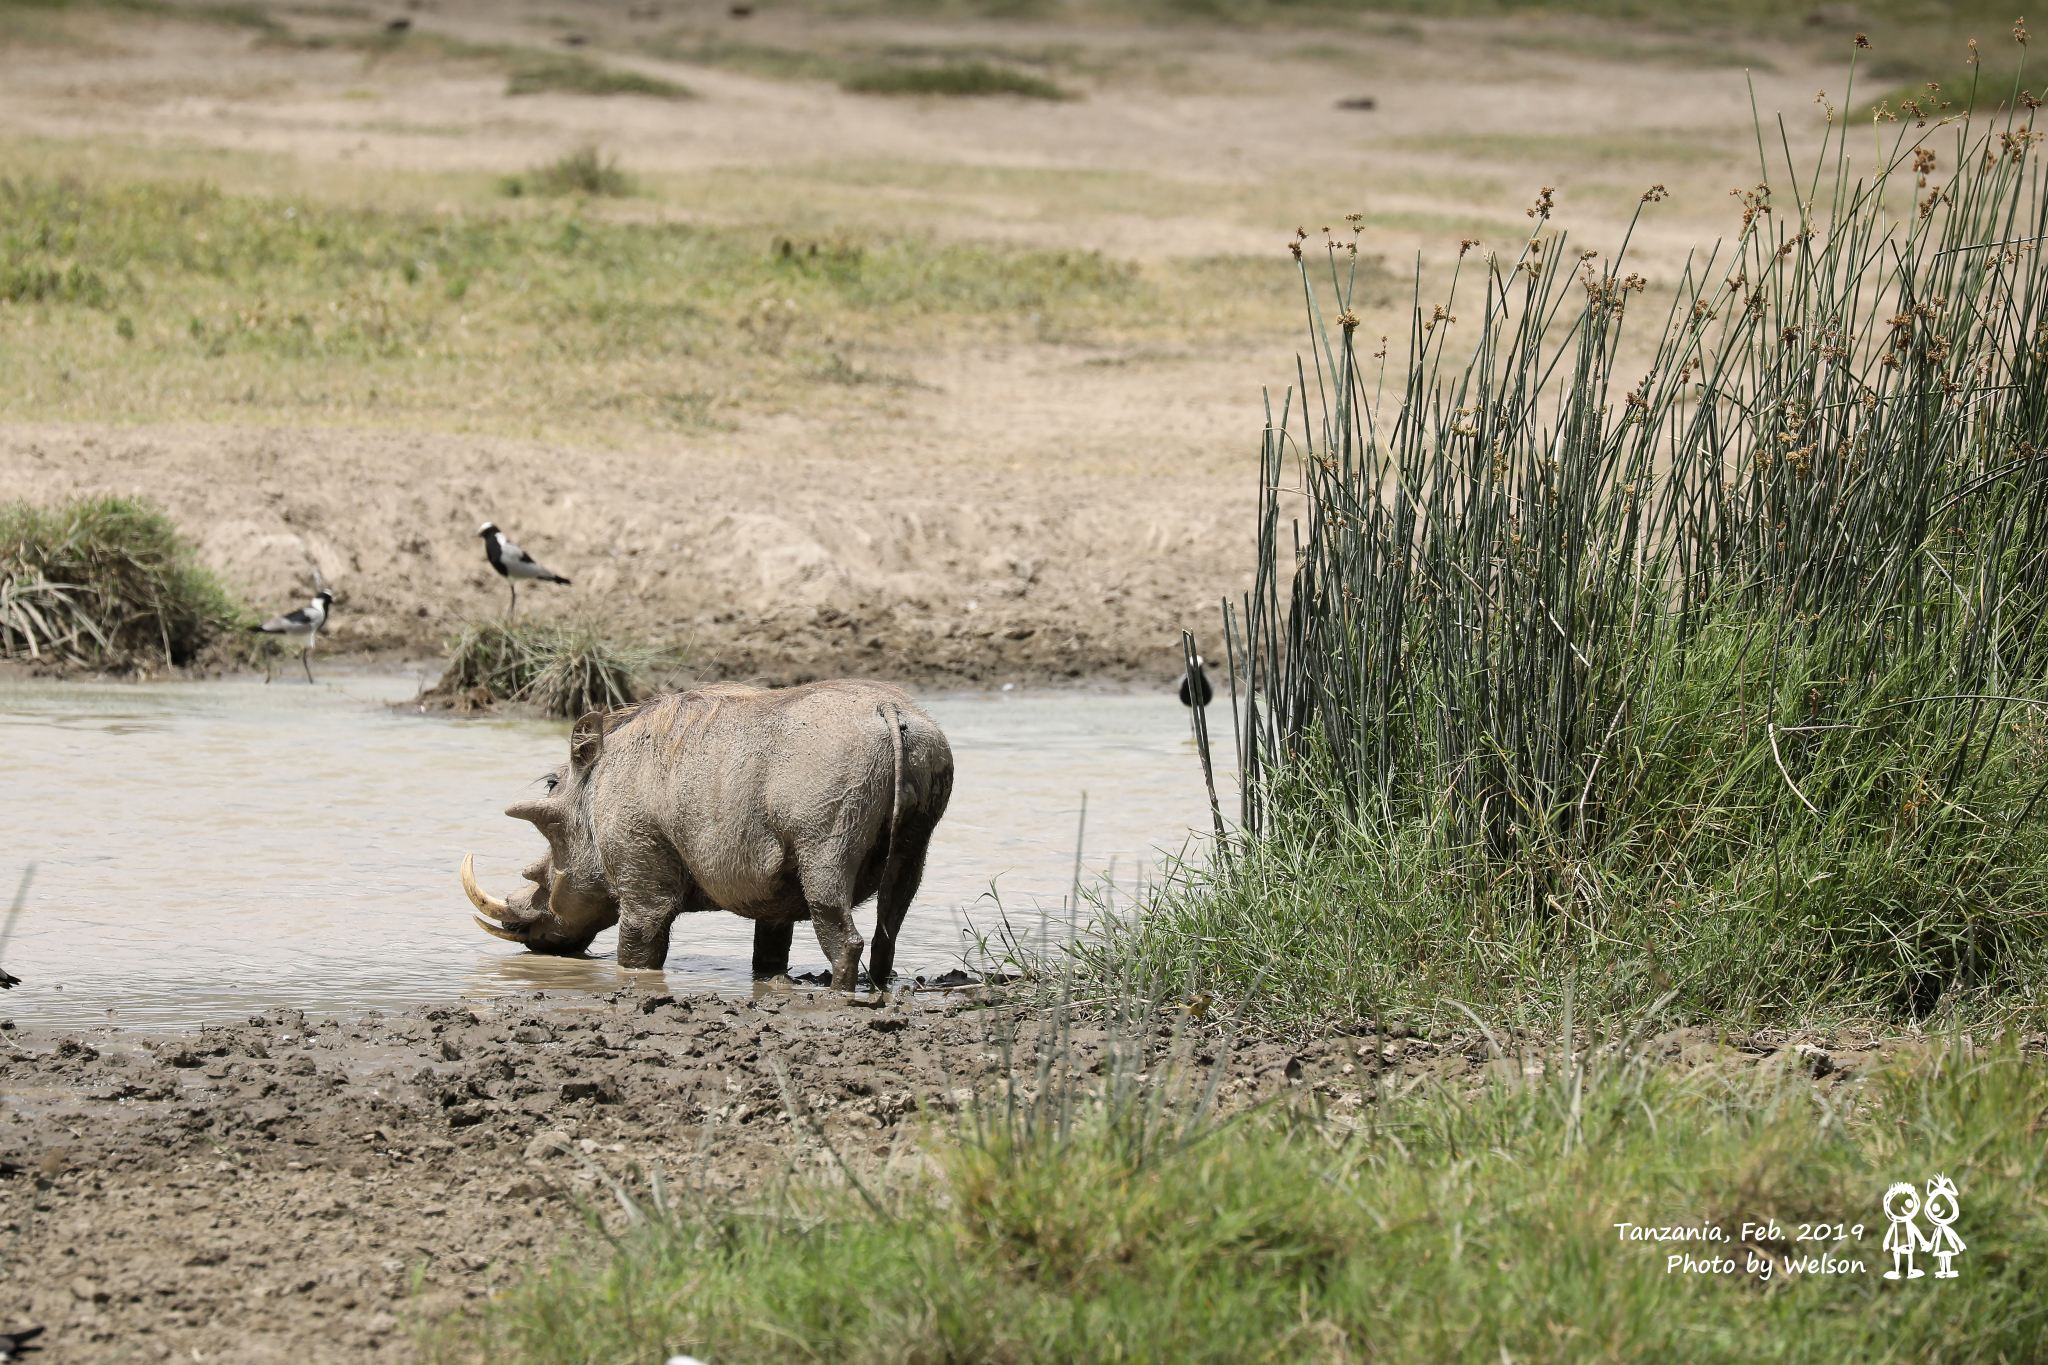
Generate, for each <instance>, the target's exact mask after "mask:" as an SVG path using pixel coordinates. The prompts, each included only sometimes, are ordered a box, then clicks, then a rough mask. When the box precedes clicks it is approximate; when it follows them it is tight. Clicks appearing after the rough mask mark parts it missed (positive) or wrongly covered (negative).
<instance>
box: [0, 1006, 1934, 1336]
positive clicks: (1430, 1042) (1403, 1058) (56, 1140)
mask: <svg viewBox="0 0 2048 1365" xmlns="http://www.w3.org/2000/svg"><path fill="white" fill-rule="evenodd" d="M999 994H1000V993H999V992H998V991H996V990H995V988H988V987H984V988H980V989H972V988H970V989H954V990H945V991H922V992H916V993H909V992H905V993H901V994H899V996H898V997H897V998H896V999H894V1000H892V1001H883V1000H881V999H879V998H874V999H849V998H848V997H845V996H838V995H834V994H832V993H831V992H828V991H817V990H810V989H806V988H804V987H802V986H796V987H794V988H789V989H776V990H768V991H766V992H765V993H763V994H761V995H759V996H757V997H756V998H755V999H753V1000H735V999H732V998H730V997H718V996H696V997H684V998H677V997H673V996H669V995H654V994H647V993H638V992H623V993H620V994H617V995H613V996H610V997H590V996H583V997H574V998H567V999H550V998H545V997H526V998H516V999H507V1000H500V1001H497V1002H493V1003H491V1004H490V1005H488V1006H479V1007H477V1008H475V1009H471V1008H464V1007H459V1006H448V1007H427V1008H420V1009H415V1010H410V1011H406V1012H404V1013H400V1014H393V1015H390V1016H380V1015H378V1014H376V1013H372V1014H370V1015H368V1016H365V1017H364V1018H361V1019H359V1020H356V1021H354V1022H345V1021H341V1020H333V1019H324V1020H323V1019H312V1018H308V1017H307V1016H305V1015H304V1014H301V1013H298V1012H296V1011H282V1012H279V1011H273V1012H270V1013H266V1014H263V1015H260V1016H254V1017H251V1018H249V1019H248V1020H247V1022H245V1023H241V1024H235V1025H232V1026H227V1027H207V1028H204V1029H201V1030H197V1031H194V1032H190V1033H186V1034H178V1035H170V1034H149V1033H143V1032H129V1031H123V1030H119V1029H114V1028H106V1029H94V1030H87V1031H79V1030H51V1029H39V1028H31V1027H25V1026H24V1027H15V1026H12V1025H9V1026H7V1027H5V1028H4V1029H0V1058H4V1062H0V1077H4V1111H0V1208H4V1213H0V1248H4V1254H5V1264H4V1271H0V1279H4V1288H0V1296H4V1302H5V1308H4V1309H0V1317H4V1318H5V1320H6V1325H0V1331H4V1330H6V1329H7V1325H11V1326H13V1327H22V1326H27V1325H30V1324H36V1325H41V1326H44V1327H46V1328H47V1329H48V1331H47V1334H46V1336H45V1337H44V1339H43V1345H44V1349H43V1351H42V1352H41V1353H40V1355H39V1357H38V1358H39V1359H41V1360H43V1361H45V1362H49V1365H61V1363H62V1362H71V1361H80V1362H84V1361H99V1360H105V1359H111V1358H113V1357H114V1356H115V1355H120V1356H122V1357H124V1358H133V1359H139V1360H168V1359H172V1358H177V1359H181V1360H184V1359H190V1360H195V1361H202V1362H204V1361H215V1360H231V1361H258V1362H268V1361H286V1360H290V1361H295V1362H306V1361H329V1360H334V1361H340V1360H364V1359H380V1360H394V1361H404V1360H411V1359H413V1358H414V1348H413V1345H412V1340H411V1337H410V1336H409V1333H408V1328H409V1327H410V1326H412V1325H414V1324H417V1323H421V1322H426V1321H432V1320H438V1319H440V1318H443V1317H445V1316H447V1315H448V1314H449V1313H452V1312H457V1311H461V1310H463V1309H464V1308H465V1307H472V1308H473V1307H477V1306H481V1304H482V1303H483V1302H484V1301H485V1300H486V1299H487V1298H488V1296H489V1295H490V1294H491V1292H492V1291H493V1289H494V1287H497V1286H502V1285H504V1284H506V1283H507V1282H508V1281H510V1280H511V1279H512V1278H514V1277H516V1276H519V1275H521V1274H524V1273H526V1272H527V1271H529V1270H531V1269H533V1268H535V1267H537V1266H540V1265H544V1264H545V1263H546V1262H547V1261H548V1260H549V1259H550V1258H551V1257H552V1256H553V1255H554V1254H556V1253H557V1252H558V1251H559V1250H561V1249H563V1248H564V1247H565V1246H567V1245H569V1244H571V1243H573V1242H575V1241H576V1240H577V1239H578V1238H580V1237H581V1236H583V1235H585V1234H584V1233H583V1232H582V1228H583V1223H582V1214H581V1213H580V1212H579V1210H580V1209H581V1208H583V1207H587V1206H598V1207H603V1206H604V1205H605V1204H606V1203H607V1202H608V1199H609V1196H608V1195H607V1193H606V1191H605V1189H604V1188H603V1187H602V1185H601V1183H600V1181H601V1175H600V1170H601V1171H604V1172H611V1173H616V1174H624V1173H625V1172H626V1171H627V1170H628V1169H629V1168H631V1167H634V1166H638V1167H640V1168H641V1169H645V1168H646V1167H647V1166H648V1165H649V1164H650V1163H651V1162H652V1161H655V1160H659V1161H660V1162H661V1163H662V1165H663V1167H664V1169H665V1170H666V1171H667V1172H669V1173H670V1179H672V1180H683V1181H687V1182H688V1183H689V1184H690V1185H691V1186H692V1187H693V1188H696V1189H699V1190H701V1191H703V1192H705V1193H707V1194H709V1195H711V1196H713V1197H729V1198H741V1199H744V1198H747V1197H750V1196H753V1195H757V1194H761V1193H764V1192H766V1191H768V1190H769V1189H771V1188H772V1187H774V1186H775V1185H777V1184H778V1183H779V1182H783V1181H786V1180H789V1179H792V1178H796V1179H806V1178H832V1176H831V1172H832V1170H833V1167H834V1163H835V1162H836V1161H839V1160H843V1161H845V1162H846V1163H847V1164H848V1165H849V1166H850V1167H852V1168H853V1169H854V1170H855V1171H857V1172H864V1173H865V1172H873V1173H891V1172H893V1173H897V1174H902V1175H909V1174H912V1173H914V1172H915V1171H916V1170H917V1169H919V1168H920V1166H921V1165H922V1163H924V1162H925V1160H926V1155H925V1150H924V1145H925V1144H926V1143H927V1142H929V1141H931V1140H933V1138H934V1136H935V1135H940V1134H943V1133H944V1131H945V1125H944V1120H945V1116H946V1114H947V1113H948V1112H951V1111H957V1110H958V1109H959V1108H960V1107H961V1106H962V1105H963V1104H967V1103H971V1102H972V1100H973V1097H974V1096H975V1095H976V1094H977V1093H987V1091H988V1090H989V1089H990V1088H991V1087H993V1086H997V1085H1000V1084H1001V1083H1002V1081H1003V1079H1004V1077H1005V1075H1006V1074H1012V1068H1014V1073H1013V1074H1015V1075H1017V1076H1019V1077H1020V1078H1022V1079H1023V1080H1024V1081H1025V1082H1026V1083H1028V1082H1029V1081H1030V1079H1031V1078H1032V1077H1033V1075H1034V1073H1035V1067H1036V1062H1037V1057H1036V1050H1035V1048H1036V1044H1035V1042H1034V1039H1035V1038H1036V1036H1037V1027H1038V1025H1037V1022H1036V1021H1037V1019H1038V1015H1037V1012H1036V1011H1035V1010H1029V1009H1024V1008H1021V1007H1019V1006H1016V1005H1014V1004H1005V1003H1003V1002H1001V1001H1000V1000H999V999H998V998H996V997H997V996H998V995H999ZM1177 1017H1179V1018H1180V1019H1181V1023H1180V1024H1179V1025H1178V1026H1163V1027H1159V1028H1157V1029H1150V1030H1147V1031H1146V1032H1145V1033H1143V1034H1142V1035H1137V1036H1136V1037H1135V1039H1134V1037H1133V1036H1132V1035H1128V1034H1118V1035H1114V1036H1112V1035H1110V1034H1107V1033H1105V1031H1104V1030H1103V1029H1101V1028H1099V1027H1085V1026H1084V1027H1076V1028H1074V1029H1073V1030H1072V1031H1071V1032H1070V1034H1069V1036H1068V1037H1067V1039H1066V1041H1065V1042H1064V1043H1062V1045H1061V1050H1062V1055H1063V1058H1064V1059H1065V1061H1066V1063H1067V1064H1070V1065H1071V1066H1072V1067H1073V1068H1074V1069H1075V1071H1076V1072H1077V1073H1078V1074H1080V1075H1081V1076H1082V1077H1083V1078H1084V1080H1085V1078H1086V1077H1087V1076H1088V1075H1090V1074H1094V1075H1100V1074H1102V1073H1103V1072H1104V1070H1105V1069H1106V1068H1108V1069H1113V1068H1114V1063H1113V1062H1111V1061H1110V1060H1109V1058H1110V1054H1111V1052H1112V1050H1114V1049H1116V1048H1125V1049H1130V1048H1132V1047H1133V1046H1135V1048H1136V1049H1137V1051H1138V1052H1139V1054H1140V1055H1155V1054H1162V1053H1164V1052H1165V1051H1166V1050H1168V1049H1170V1048H1178V1049H1181V1050H1182V1055H1183V1057H1184V1060H1186V1061H1187V1062H1189V1063H1192V1064H1193V1065H1195V1066H1197V1067H1200V1068H1201V1069H1202V1071H1203V1073H1204V1074H1205V1075H1206V1073H1207V1071H1208V1068H1209V1066H1211V1065H1213V1064H1214V1061H1215V1059H1216V1058H1219V1057H1220V1058H1221V1059H1222V1062H1221V1064H1222V1066H1223V1067H1224V1070H1225V1076H1224V1078H1223V1080H1222V1084H1221V1087H1220V1092H1219V1103H1220V1105H1221V1106H1222V1107H1223V1108H1225V1109H1226V1110H1234V1109H1239V1108H1242V1107H1244V1106H1247V1105H1252V1104H1260V1103H1267V1102H1273V1101H1280V1102H1287V1103H1299V1104H1304V1105H1308V1106H1312V1107H1313V1108H1315V1109H1316V1110H1318V1111H1319V1112H1320V1113H1321V1114H1322V1115H1323V1116H1324V1118H1325V1120H1326V1121H1330V1122H1336V1123H1344V1122H1347V1121H1350V1120H1352V1119H1355V1118H1357V1117H1359V1116H1361V1115H1363V1114H1365V1113H1367V1112H1368V1111H1369V1110H1370V1109H1371V1107H1372V1106H1374V1105H1377V1104H1381V1103H1384V1102H1385V1100H1386V1099H1387V1097H1389V1096H1390V1095H1394V1094H1398V1093H1401V1092H1404V1091H1412V1090H1414V1089H1416V1088H1418V1087H1420V1086H1422V1085H1424V1084H1426V1083H1436V1084H1440V1085H1445V1086H1450V1087H1453V1088H1454V1089H1455V1090H1459V1091H1469V1090H1470V1089H1473V1088H1476V1087H1477V1086H1479V1085H1481V1084H1483V1083H1485V1082H1486V1081H1487V1080H1488V1078H1489V1077H1493V1076H1496V1075H1506V1074H1508V1073H1511V1072H1516V1071H1520V1072H1523V1073H1530V1072H1532V1071H1533V1072H1540V1069H1541V1066H1540V1063H1537V1062H1532V1061H1530V1060H1527V1059H1526V1058H1521V1057H1518V1056H1517V1055H1515V1049H1516V1046H1517V1045H1516V1043H1515V1041H1514V1040H1513V1039H1512V1038H1508V1037H1501V1038H1500V1041H1501V1045H1502V1047H1503V1048H1504V1049H1507V1050H1508V1051H1509V1053H1510V1055H1509V1056H1507V1057H1501V1056H1498V1055H1495V1054H1494V1052H1493V1049H1492V1044H1490V1043H1489V1042H1488V1041H1487V1040H1486V1039H1484V1038H1482V1037H1480V1036H1478V1035H1476V1034H1474V1035H1470V1036H1465V1035H1452V1034H1449V1033H1446V1032H1443V1031H1441V1030H1438V1031H1436V1032H1435V1033H1434V1034H1433V1036H1425V1035H1429V1033H1430V1031H1429V1030H1426V1029H1420V1028H1418V1029H1416V1030H1410V1029H1407V1028H1405V1027H1401V1026H1392V1027H1389V1028H1388V1029H1387V1031H1386V1032H1385V1033H1384V1034H1381V1033H1375V1032H1374V1031H1373V1028H1372V1026H1370V1025H1366V1026H1362V1027H1361V1026H1351V1027H1337V1026H1332V1028H1331V1029H1330V1030H1329V1031H1328V1032H1327V1033H1326V1034H1324V1035H1323V1036H1321V1037H1317V1038H1314V1039H1311V1040H1309V1041H1306V1042H1303V1041H1300V1040H1289V1039H1283V1038H1278V1037H1256V1036H1250V1037H1247V1036H1239V1037H1237V1038H1235V1039H1234V1040H1233V1041H1232V1042H1231V1043H1230V1044H1229V1045H1227V1046H1226V1045H1225V1043H1224V1041H1223V1036H1222V1030H1221V1029H1220V1027H1218V1026H1217V1025H1216V1024H1215V1022H1214V1021H1213V1019H1212V1020H1210V1021H1206V1022H1203V1023H1198V1024H1192V1025H1191V1024H1189V1023H1188V1022H1187V1021H1186V1019H1185V1017H1184V1015H1182V1016H1177ZM1497 1036H1498V1035H1497ZM1006 1038H1007V1039H1008V1040H1009V1041H1010V1044H1011V1045H1010V1046H1008V1047H1006V1046H1005V1045H1004V1041H1005V1039H1006ZM1902 1045H1910V1043H1908V1044H1900V1043H1898V1042H1897V1041H1896V1040H1893V1041H1891V1042H1885V1041H1882V1040H1879V1039H1876V1038H1861V1039H1841V1040H1832V1041H1831V1040H1827V1039H1821V1040H1819V1042H1818V1043H1816V1042H1813V1041H1807V1042H1804V1043H1800V1042H1795V1041H1794V1040H1792V1039H1790V1038H1789V1037H1787V1036H1783V1035H1779V1036H1775V1037H1773V1036H1769V1035H1759V1036H1758V1037H1757V1038H1753V1039H1749V1040H1745V1041H1742V1042H1739V1043H1730V1042H1728V1041H1727V1040H1725V1039H1716V1038H1715V1037H1713V1036H1712V1035H1710V1034H1707V1033H1706V1032H1704V1031H1680V1032H1677V1033H1673V1034H1669V1035H1666V1036H1665V1037H1663V1038H1660V1039H1657V1040H1654V1042H1653V1043H1652V1045H1651V1046H1652V1049H1653V1051H1654V1052H1656V1053H1657V1054H1658V1055H1661V1056H1663V1057H1664V1058H1666V1059H1668V1060H1669V1061H1670V1062H1671V1063H1673V1064H1675V1065H1680V1066H1701V1065H1732V1066H1748V1065H1753V1064H1763V1063H1767V1062H1771V1061H1773V1060H1774V1059H1775V1060H1776V1061H1777V1062H1778V1063H1781V1064H1787V1065H1795V1066H1798V1067H1801V1068H1804V1069H1806V1070H1807V1071H1808V1072H1809V1073H1811V1074H1815V1075H1818V1076H1820V1077H1822V1084H1823V1085H1825V1086H1830V1087H1832V1086H1835V1085H1841V1084H1852V1085H1853V1084H1858V1083H1860V1078H1861V1076H1862V1075H1864V1074H1865V1073H1866V1072H1867V1071H1868V1069H1869V1062H1870V1061H1871V1059H1872V1058H1874V1057H1877V1056H1880V1055H1888V1054H1889V1052H1890V1051H1892V1050H1894V1049H1895V1048H1896V1047H1898V1046H1902ZM1529 1055H1530V1056H1534V1055H1537V1054H1536V1053H1533V1052H1532V1053H1530V1054H1529ZM782 1077H786V1078H787V1081H786V1085H787V1090H786V1091H785V1088H784V1086H785V1082H784V1081H783V1080H782V1079H781V1078H782ZM793 1106H794V1107H795V1109H796V1112H797V1113H798V1114H801V1115H804V1116H805V1117H803V1118H801V1119H799V1118H797V1117H794V1116H793V1114H792V1107H793ZM927 1120H937V1122H929V1121H927ZM813 1121H815V1129H814V1126H813ZM820 1134H822V1136H823V1140H822V1141H821V1140H820V1136H819V1135H820ZM826 1143H829V1144H830V1146H831V1149H832V1150H831V1151H827V1149H826ZM835 1152H836V1154H837V1155H836V1156H834V1155H833V1153H835Z"/></svg>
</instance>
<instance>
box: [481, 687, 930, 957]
mask: <svg viewBox="0 0 2048 1365" xmlns="http://www.w3.org/2000/svg"><path fill="white" fill-rule="evenodd" d="M546 783H547V793H546V795H544V796H542V797H541V798H540V799H539V800H535V801H521V802H519V803H518V804H517V805H515V806H511V807H509V808H508V809H507V810H506V811H505V814H507V815H510V816H512V817H514V818H515V819H520V820H531V821H532V822H533V823H534V825H535V826H536V827H537V828H538V829H539V830H540V832H541V833H542V834H544V835H546V836H547V841H548V852H547V856H546V857H544V858H542V859H541V860H540V861H539V862H537V863H535V864H533V866H531V867H529V868H527V869H526V872H525V874H524V875H525V877H526V879H527V881H529V882H531V883H532V885H531V886H528V887H523V888H521V889H520V890H519V891H517V892H515V893H514V894H513V895H512V896H511V898H510V899H509V900H502V901H501V900H496V899H493V898H492V897H490V896H487V895H485V894H484V893H483V892H482V891H481V890H479V889H478V888H477V884H476V877H475V874H474V872H473V871H472V863H473V857H470V858H464V859H463V862H462V886H463V889H464V890H465V891H467V892H468V893H469V898H470V900H471V902H472V903H474V904H475V906H476V908H477V909H478V910H481V911H482V912H484V914H486V915H489V916H490V917H491V919H493V920H496V921H498V923H489V922H486V921H484V920H482V919H479V920H478V921H477V922H478V923H479V924H481V925H483V927H484V929H485V931H486V932H488V933H491V934H494V935H496V936H497V937H499V938H502V939H508V940H510V941H511V942H513V943H523V944H525V945H526V946H527V947H528V948H531V949H532V950H533V951H535V952H537V953H560V954H574V953H580V952H582V951H583V950H584V949H586V948H588V947H589V946H590V941H591V940H592V939H593V938H595V937H597V935H598V934H599V933H600V932H601V931H603V930H605V929H608V928H610V927H611V926H612V925H614V924H616V925H618V926H619V965H620V966H622V967H660V966H661V965H662V963H663V962H664V961H665V960H666V959H667V958H668V936H669V926H670V925H671V924H672V923H673V922H674V920H675V917H676V916H677V915H679V914H683V913H687V912H690V911H697V910H729V911H731V912H732V913H733V914H736V915H741V916H744V917H745V918H747V919H751V920H753V921H754V926H755V927H754V972H755V974H756V975H757V976H762V975H774V974H776V973H779V972H783V971H787V970H788V968H789V946H790V939H791V935H792V933H793V932H794V926H795V924H796V922H797V921H798V920H803V919H807V920H810V921H811V923H812V925H813V927H814V928H816V930H817V933H818V946H819V947H821V948H823V949H824V950H825V957H826V960H827V961H829V962H830V963H831V964H832V985H833V988H834V989H836V990H852V989H853V988H854V985H855V982H856V981H857V980H858V977H859V973H860V953H861V947H862V943H861V936H860V931H859V930H858V929H856V928H855V927H854V923H853V908H854V907H855V906H856V905H859V904H860V903H861V902H863V901H865V900H866V899H867V898H868V897H870V896H877V897H878V898H879V900H878V906H877V915H876V920H875V944H874V951H873V953H872V954H871V955H870V957H869V959H868V975H869V978H870V979H871V980H872V981H873V982H874V983H875V984H876V985H877V986H878V987H879V986H881V985H883V984H885V983H886V982H887V981H888V979H889V976H890V972H891V969H892V968H893V966H894V963H895V957H896V934H897V931H898V930H899V929H900V928H901V927H902V924H903V913H904V911H906V910H907V909H909V908H910V901H911V898H912V897H913V896H915V895H916V894H917V884H918V882H919V881H920V880H921V879H922V878H923V876H924V857H925V849H926V847H927V845H929V844H930V842H931V837H932V830H933V829H934V827H936V826H937V825H938V823H939V818H940V817H941V816H942V815H944V814H945V813H946V800H947V798H948V797H949V796H951V795H952V791H953V751H952V749H951V748H949V747H948V746H947V744H946V736H945V735H944V734H943V733H942V732H941V731H940V729H939V727H938V726H937V725H936V724H934V723H933V722H932V719H931V717H930V716H927V715H926V714H925V713H924V712H923V711H920V710H919V709H918V708H917V706H916V705H915V704H914V703H913V702H912V701H911V700H910V694H909V693H907V692H905V691H903V689H901V688H899V687H891V686H889V685H888V684H886V683H871V682H853V681H847V680H839V681H833V682H817V683H811V684H808V685H807V686H803V687H791V688H787V689H780V690H764V689H761V688H753V687H741V686H737V685H730V684H726V685H720V686H715V687H705V688H700V689H698V690H697V691H694V692H684V693H679V694H672V695H668V696H661V697H656V698H654V699H652V700H650V701H646V702H642V703H640V704H639V705H638V706H634V707H629V708H626V709H624V710H620V711H611V712H603V713H600V712H592V713H590V714H589V715H586V716H584V717H583V718H582V719H581V720H579V721H577V722H576V725H575V728H574V729H573V730H572V731H571V733H570V735H569V761H568V762H567V763H564V764H563V765H562V766H561V767H559V768H557V769H555V771H554V772H553V773H551V774H549V776H548V777H547V779H546Z"/></svg>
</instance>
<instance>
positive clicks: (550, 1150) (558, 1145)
mask: <svg viewBox="0 0 2048 1365" xmlns="http://www.w3.org/2000/svg"><path fill="white" fill-rule="evenodd" d="M569 1141H570V1139H569V1135H568V1134H567V1133H565V1132H563V1131H562V1130H561V1129H559V1128H550V1129H548V1130H547V1131H546V1132H544V1133H535V1134H534V1135H533V1137H532V1139H531V1140H530V1141H528V1142H527V1144H526V1159H527V1160H528V1161H535V1160H538V1159H539V1158H541V1157H544V1156H553V1155H554V1154H555V1153H557V1152H566V1151H568V1150H569Z"/></svg>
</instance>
